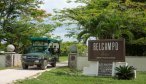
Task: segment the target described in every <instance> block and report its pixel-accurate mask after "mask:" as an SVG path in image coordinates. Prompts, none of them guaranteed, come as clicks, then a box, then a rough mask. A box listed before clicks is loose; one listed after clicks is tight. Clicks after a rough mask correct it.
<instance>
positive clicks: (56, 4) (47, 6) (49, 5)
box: [41, 0, 81, 41]
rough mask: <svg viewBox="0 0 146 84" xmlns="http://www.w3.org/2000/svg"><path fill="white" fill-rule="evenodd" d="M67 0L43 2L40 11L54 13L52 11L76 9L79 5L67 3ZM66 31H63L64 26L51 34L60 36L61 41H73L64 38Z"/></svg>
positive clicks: (47, 0) (45, 0)
mask: <svg viewBox="0 0 146 84" xmlns="http://www.w3.org/2000/svg"><path fill="white" fill-rule="evenodd" d="M66 1H67V0H44V1H43V2H44V4H43V5H42V6H41V8H42V9H44V10H46V11H47V12H48V13H52V14H53V13H54V12H53V9H57V10H60V9H63V8H74V7H77V6H78V5H81V4H77V3H67V2H66ZM66 33H67V32H66V30H65V26H63V27H60V28H57V29H56V30H55V31H54V32H53V34H55V35H57V36H61V38H62V39H63V41H71V40H74V39H72V38H66V37H64V35H65V34H66Z"/></svg>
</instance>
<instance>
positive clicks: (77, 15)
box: [55, 0, 146, 52]
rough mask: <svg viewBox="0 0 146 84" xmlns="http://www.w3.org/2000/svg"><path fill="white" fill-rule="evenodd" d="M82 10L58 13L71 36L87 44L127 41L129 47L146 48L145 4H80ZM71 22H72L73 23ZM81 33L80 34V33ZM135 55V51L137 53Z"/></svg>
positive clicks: (93, 0) (92, 0) (91, 0)
mask: <svg viewBox="0 0 146 84" xmlns="http://www.w3.org/2000/svg"><path fill="white" fill-rule="evenodd" d="M75 2H76V3H82V4H83V5H82V6H78V7H76V8H71V9H70V8H68V9H63V10H61V11H57V12H56V13H57V15H56V16H55V17H56V18H57V20H58V19H59V20H60V21H64V22H66V23H68V24H69V25H72V24H77V26H78V27H76V28H75V29H74V30H76V31H72V30H73V29H70V30H71V32H69V34H68V35H69V36H74V35H77V39H78V40H79V41H82V42H83V43H86V41H87V40H88V38H90V37H96V38H97V39H119V38H125V39H126V44H129V45H132V44H136V45H137V44H138V45H140V46H141V45H145V42H146V40H145V37H146V24H145V23H146V11H145V7H146V5H145V0H76V1H75ZM69 20H70V21H69ZM77 31H78V32H77ZM134 52H135V51H134Z"/></svg>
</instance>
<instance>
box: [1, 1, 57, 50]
mask: <svg viewBox="0 0 146 84" xmlns="http://www.w3.org/2000/svg"><path fill="white" fill-rule="evenodd" d="M40 4H43V3H42V1H41V0H1V1H0V42H1V41H2V40H5V41H6V42H7V44H10V43H12V44H14V45H15V47H16V51H17V52H23V51H24V49H25V48H26V47H27V46H28V45H29V44H30V42H29V40H28V39H29V38H30V37H31V36H39V37H40V36H44V35H46V33H49V32H51V31H53V30H54V28H55V26H54V25H51V24H48V23H44V22H43V21H44V18H46V17H47V18H48V16H50V15H51V14H48V13H46V12H45V11H44V10H41V9H39V7H40ZM49 36H50V35H49ZM7 44H6V45H7Z"/></svg>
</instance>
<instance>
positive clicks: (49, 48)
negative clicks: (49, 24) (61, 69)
mask: <svg viewBox="0 0 146 84" xmlns="http://www.w3.org/2000/svg"><path fill="white" fill-rule="evenodd" d="M30 40H31V46H30V47H29V48H28V49H27V52H26V53H25V54H23V55H22V68H23V69H28V67H29V66H34V65H36V66H37V67H38V68H40V69H42V70H44V69H46V68H47V66H48V64H50V65H51V66H52V67H55V66H56V62H57V61H58V60H59V55H60V54H59V53H60V41H58V40H55V39H52V38H47V37H31V38H30Z"/></svg>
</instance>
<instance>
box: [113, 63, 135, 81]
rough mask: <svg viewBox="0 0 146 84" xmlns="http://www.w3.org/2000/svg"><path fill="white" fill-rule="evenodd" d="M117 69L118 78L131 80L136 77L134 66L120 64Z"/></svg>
mask: <svg viewBox="0 0 146 84" xmlns="http://www.w3.org/2000/svg"><path fill="white" fill-rule="evenodd" d="M115 70H116V71H117V72H116V77H117V79H122V80H130V79H133V78H134V70H135V68H134V67H133V66H119V67H116V68H115Z"/></svg>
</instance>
